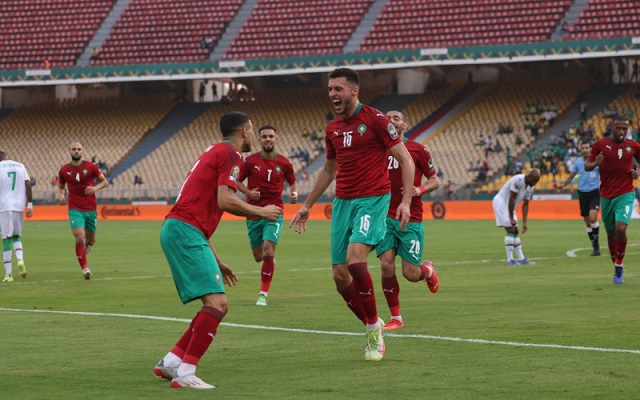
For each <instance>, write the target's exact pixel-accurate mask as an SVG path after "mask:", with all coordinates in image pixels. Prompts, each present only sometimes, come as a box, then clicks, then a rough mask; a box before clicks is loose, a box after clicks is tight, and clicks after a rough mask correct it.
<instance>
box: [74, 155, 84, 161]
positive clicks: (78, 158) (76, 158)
mask: <svg viewBox="0 0 640 400" xmlns="http://www.w3.org/2000/svg"><path fill="white" fill-rule="evenodd" d="M71 159H72V160H73V161H80V160H82V156H71Z"/></svg>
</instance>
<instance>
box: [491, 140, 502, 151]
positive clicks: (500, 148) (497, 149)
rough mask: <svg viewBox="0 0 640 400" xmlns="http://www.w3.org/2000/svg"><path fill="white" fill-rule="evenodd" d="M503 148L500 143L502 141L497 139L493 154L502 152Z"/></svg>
mask: <svg viewBox="0 0 640 400" xmlns="http://www.w3.org/2000/svg"><path fill="white" fill-rule="evenodd" d="M502 150H503V148H502V144H501V143H500V140H499V139H497V138H496V144H495V146H493V152H494V153H500V152H502Z"/></svg>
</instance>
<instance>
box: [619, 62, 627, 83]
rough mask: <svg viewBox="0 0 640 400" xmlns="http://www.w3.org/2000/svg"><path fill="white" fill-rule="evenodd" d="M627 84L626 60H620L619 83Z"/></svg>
mask: <svg viewBox="0 0 640 400" xmlns="http://www.w3.org/2000/svg"><path fill="white" fill-rule="evenodd" d="M626 82H627V65H626V64H625V63H624V60H622V59H620V60H618V83H626Z"/></svg>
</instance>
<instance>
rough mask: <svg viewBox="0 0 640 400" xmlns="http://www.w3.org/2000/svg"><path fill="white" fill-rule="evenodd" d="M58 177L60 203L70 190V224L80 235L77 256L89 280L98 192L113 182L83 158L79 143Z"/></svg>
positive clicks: (72, 145)
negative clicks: (88, 257)
mask: <svg viewBox="0 0 640 400" xmlns="http://www.w3.org/2000/svg"><path fill="white" fill-rule="evenodd" d="M58 179H59V181H60V183H58V203H60V205H64V204H65V202H66V198H65V187H68V189H69V223H70V225H71V233H73V236H74V237H75V238H76V256H77V257H78V263H80V268H82V276H83V277H84V279H87V280H89V279H91V270H89V267H88V265H87V253H88V252H89V251H90V250H91V246H93V245H94V244H95V243H96V225H97V223H98V211H97V209H98V205H97V204H98V202H97V200H96V192H97V191H98V190H100V189H104V188H106V187H107V186H109V183H108V182H107V178H105V176H104V174H103V173H102V172H101V171H100V168H98V166H97V165H95V164H94V163H92V162H91V161H87V160H83V159H82V145H81V144H80V143H78V142H74V143H72V144H71V162H70V163H69V164H65V165H63V166H62V168H60V172H58ZM96 179H97V180H98V183H97V184H96V183H95V181H96Z"/></svg>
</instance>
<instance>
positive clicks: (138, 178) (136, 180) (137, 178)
mask: <svg viewBox="0 0 640 400" xmlns="http://www.w3.org/2000/svg"><path fill="white" fill-rule="evenodd" d="M133 185H134V186H135V185H142V177H141V176H140V175H136V176H134V177H133Z"/></svg>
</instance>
